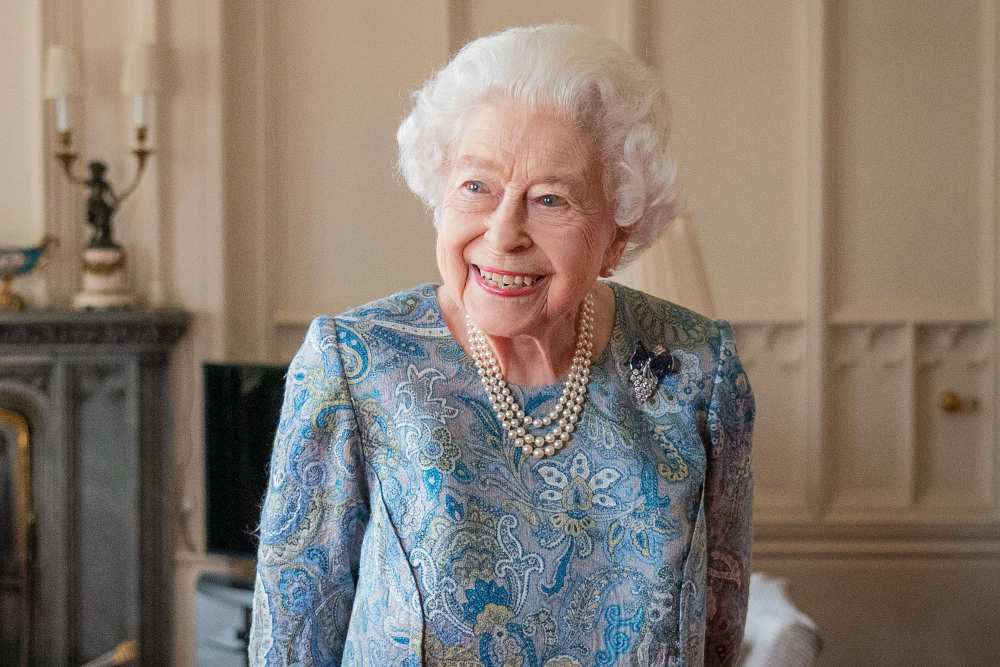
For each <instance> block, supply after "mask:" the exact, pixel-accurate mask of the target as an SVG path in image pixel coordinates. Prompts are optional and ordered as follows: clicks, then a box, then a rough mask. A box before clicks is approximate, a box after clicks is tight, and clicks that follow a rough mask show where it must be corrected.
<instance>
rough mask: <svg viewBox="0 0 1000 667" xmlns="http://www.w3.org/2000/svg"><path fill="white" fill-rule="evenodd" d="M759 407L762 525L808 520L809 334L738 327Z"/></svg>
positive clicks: (757, 471)
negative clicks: (807, 397)
mask: <svg viewBox="0 0 1000 667" xmlns="http://www.w3.org/2000/svg"><path fill="white" fill-rule="evenodd" d="M733 331H734V333H735V335H736V340H737V348H738V351H739V354H740V359H741V361H742V362H743V366H744V368H745V369H746V371H747V374H748V375H749V376H750V378H751V380H750V381H751V385H752V386H753V389H754V396H755V399H756V401H757V417H756V420H755V424H754V454H753V461H754V507H755V512H756V517H757V520H758V521H772V522H774V521H787V520H790V519H793V520H804V519H806V518H807V517H808V509H809V505H808V487H807V479H808V468H809V461H808V448H807V447H806V446H805V445H806V442H807V433H806V424H807V422H806V410H807V407H808V404H807V403H806V402H805V401H803V400H802V397H803V396H804V395H805V392H806V383H807V378H806V363H805V336H806V334H805V328H804V327H803V326H802V324H801V323H798V322H790V323H784V324H778V323H771V322H768V323H763V324H761V323H747V322H740V323H735V324H733Z"/></svg>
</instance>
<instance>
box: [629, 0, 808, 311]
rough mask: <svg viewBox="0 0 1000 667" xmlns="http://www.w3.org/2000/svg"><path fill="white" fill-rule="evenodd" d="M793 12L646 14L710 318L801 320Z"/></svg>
mask: <svg viewBox="0 0 1000 667" xmlns="http://www.w3.org/2000/svg"><path fill="white" fill-rule="evenodd" d="M798 21H799V17H798V10H797V8H796V4H795V3H790V2H784V1H780V0H769V1H768V2H763V3H756V2H755V3H729V4H721V3H704V2H698V1H697V0H672V1H671V2H652V3H650V4H649V25H650V29H649V39H650V44H649V60H650V64H651V65H652V66H653V67H655V68H656V69H657V70H659V71H660V72H662V74H663V80H664V84H665V86H666V88H667V91H668V93H669V94H670V95H671V96H672V105H673V111H674V128H673V135H672V136H673V141H674V149H675V157H676V158H677V160H678V163H679V167H680V177H681V179H682V180H681V182H682V184H683V185H684V186H685V190H686V201H687V205H688V208H689V209H690V211H691V212H692V219H693V221H694V223H695V224H696V225H697V226H698V234H699V238H700V239H701V242H702V248H703V251H704V255H705V262H706V265H707V269H708V274H709V282H710V284H711V288H712V292H713V295H714V298H715V302H716V306H717V308H718V311H719V315H720V316H722V317H728V318H735V319H753V320H760V319H765V320H785V319H798V318H801V317H802V316H803V314H804V310H805V270H806V266H805V261H804V257H803V255H804V252H805V233H804V226H803V216H804V214H803V211H802V210H801V208H802V206H801V203H800V202H801V190H802V187H803V183H802V178H803V173H804V168H805V165H804V164H803V162H802V158H801V147H800V144H801V141H802V140H803V137H802V136H801V134H800V133H799V131H798V127H799V125H798V120H797V114H800V113H801V112H802V104H803V99H802V91H801V90H799V85H800V77H799V75H798V69H799V60H800V58H801V56H800V54H799V53H798V52H797V46H796V29H797V26H798Z"/></svg>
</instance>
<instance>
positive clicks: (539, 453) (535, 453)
mask: <svg viewBox="0 0 1000 667" xmlns="http://www.w3.org/2000/svg"><path fill="white" fill-rule="evenodd" d="M531 455H532V456H533V457H535V458H536V459H540V458H542V456H544V455H545V450H544V449H541V448H540V447H539V448H536V449H533V450H532V451H531Z"/></svg>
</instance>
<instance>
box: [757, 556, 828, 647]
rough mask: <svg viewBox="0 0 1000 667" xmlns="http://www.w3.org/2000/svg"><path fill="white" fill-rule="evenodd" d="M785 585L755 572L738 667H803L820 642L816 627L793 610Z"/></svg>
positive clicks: (810, 620)
mask: <svg viewBox="0 0 1000 667" xmlns="http://www.w3.org/2000/svg"><path fill="white" fill-rule="evenodd" d="M786 586H787V582H786V581H785V580H784V579H778V578H775V577H771V576H769V575H766V574H763V573H760V572H754V573H753V574H752V575H750V604H749V608H748V611H747V623H746V630H745V632H744V635H743V647H742V652H741V654H740V662H739V665H740V667H806V666H808V665H812V664H813V663H814V662H815V661H816V656H817V654H818V653H819V650H820V646H821V642H820V639H819V634H818V633H817V630H816V623H815V622H814V621H813V620H812V619H811V618H809V617H808V616H806V615H805V614H804V613H802V612H801V611H800V610H799V609H797V608H796V607H795V605H794V604H793V603H792V601H791V600H790V599H789V597H788V593H787V591H786Z"/></svg>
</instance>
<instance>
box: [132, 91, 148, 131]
mask: <svg viewBox="0 0 1000 667" xmlns="http://www.w3.org/2000/svg"><path fill="white" fill-rule="evenodd" d="M132 124H133V125H134V126H136V127H146V96H145V95H136V96H134V97H133V98H132Z"/></svg>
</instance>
